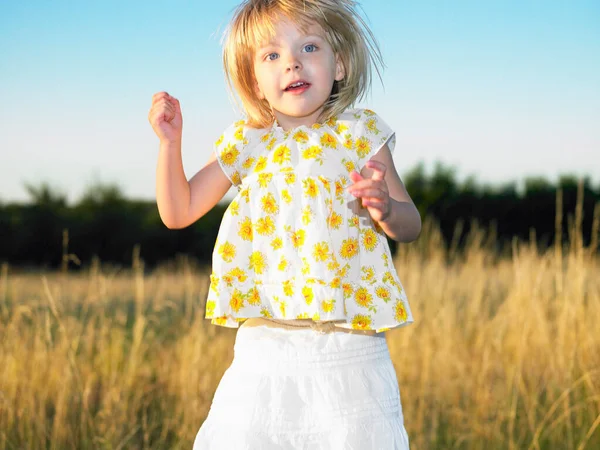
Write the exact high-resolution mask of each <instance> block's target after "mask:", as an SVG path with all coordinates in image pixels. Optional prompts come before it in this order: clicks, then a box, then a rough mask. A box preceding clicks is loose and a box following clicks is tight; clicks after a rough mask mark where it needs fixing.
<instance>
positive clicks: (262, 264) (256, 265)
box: [249, 250, 267, 275]
mask: <svg viewBox="0 0 600 450" xmlns="http://www.w3.org/2000/svg"><path fill="white" fill-rule="evenodd" d="M249 258H250V265H249V268H250V270H253V271H254V273H256V274H259V275H262V273H263V272H264V271H265V269H266V268H267V261H266V258H265V254H264V253H263V252H261V251H258V250H256V251H254V252H252V254H251V255H250V257H249Z"/></svg>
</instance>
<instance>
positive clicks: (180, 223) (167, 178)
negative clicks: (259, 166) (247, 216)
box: [148, 92, 231, 229]
mask: <svg viewBox="0 0 600 450" xmlns="http://www.w3.org/2000/svg"><path fill="white" fill-rule="evenodd" d="M148 120H149V121H150V124H151V125H152V128H153V129H154V132H155V133H156V135H157V136H158V138H159V139H160V149H159V154H158V164H157V167H156V203H157V205H158V212H159V214H160V218H161V219H162V221H163V223H164V224H165V225H166V226H167V227H168V228H172V229H175V228H185V227H187V226H189V225H191V224H192V223H194V222H195V221H196V220H198V219H199V218H200V217H202V216H203V215H204V214H206V213H207V212H208V211H210V210H211V209H212V208H213V207H214V206H215V205H216V204H217V203H218V202H219V200H221V199H222V198H223V196H224V195H225V194H226V193H227V191H228V190H229V188H230V187H231V182H230V181H229V179H228V178H227V176H226V175H225V174H224V173H223V170H222V169H221V167H219V164H218V162H217V161H216V155H215V154H214V153H213V154H212V155H211V157H210V159H209V161H208V162H207V163H206V165H205V166H204V167H203V168H202V169H200V171H198V173H196V175H194V176H193V177H192V178H191V179H190V180H189V182H188V180H187V179H186V177H185V172H184V171H183V163H182V160H181V135H182V129H183V118H182V115H181V108H180V105H179V101H178V100H177V99H176V98H174V97H171V96H170V95H169V94H167V93H166V92H159V93H157V94H155V95H154V96H153V97H152V107H151V109H150V112H149V114H148Z"/></svg>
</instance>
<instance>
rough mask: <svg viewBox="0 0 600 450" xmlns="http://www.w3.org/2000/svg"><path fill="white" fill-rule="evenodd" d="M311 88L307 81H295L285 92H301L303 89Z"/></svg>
mask: <svg viewBox="0 0 600 450" xmlns="http://www.w3.org/2000/svg"><path fill="white" fill-rule="evenodd" d="M309 87H310V83H308V82H306V81H294V82H293V83H291V84H290V85H289V86H288V87H286V88H285V89H284V90H285V92H290V91H292V92H293V91H299V90H301V89H306V88H309Z"/></svg>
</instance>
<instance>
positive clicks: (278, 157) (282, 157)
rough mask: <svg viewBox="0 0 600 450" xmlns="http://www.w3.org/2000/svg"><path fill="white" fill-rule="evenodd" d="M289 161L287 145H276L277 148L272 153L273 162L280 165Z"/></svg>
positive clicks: (289, 155) (289, 154) (289, 153)
mask: <svg viewBox="0 0 600 450" xmlns="http://www.w3.org/2000/svg"><path fill="white" fill-rule="evenodd" d="M289 161H291V152H290V148H289V147H288V146H287V145H280V146H279V147H277V150H275V153H273V162H274V163H276V164H279V165H281V164H283V163H285V162H289Z"/></svg>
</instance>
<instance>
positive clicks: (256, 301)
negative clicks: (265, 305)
mask: <svg viewBox="0 0 600 450" xmlns="http://www.w3.org/2000/svg"><path fill="white" fill-rule="evenodd" d="M246 297H247V298H248V303H249V304H251V305H252V306H258V305H260V293H259V292H258V289H257V288H256V287H253V288H252V289H250V290H249V291H248V293H247V294H246Z"/></svg>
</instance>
